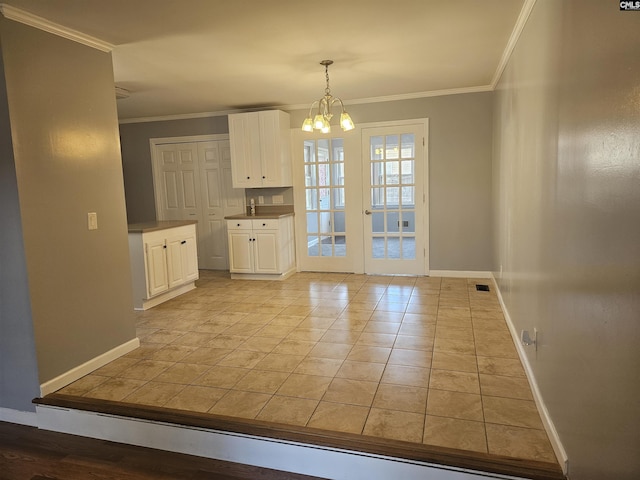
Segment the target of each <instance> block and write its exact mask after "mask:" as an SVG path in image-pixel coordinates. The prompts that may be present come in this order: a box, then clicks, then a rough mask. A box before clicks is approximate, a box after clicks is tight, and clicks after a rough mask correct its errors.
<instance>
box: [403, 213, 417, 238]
mask: <svg viewBox="0 0 640 480" xmlns="http://www.w3.org/2000/svg"><path fill="white" fill-rule="evenodd" d="M400 226H401V227H402V228H401V231H402V232H405V233H415V231H416V213H415V212H413V211H407V210H403V212H402V224H401V225H400Z"/></svg>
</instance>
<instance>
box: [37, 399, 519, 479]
mask: <svg viewBox="0 0 640 480" xmlns="http://www.w3.org/2000/svg"><path fill="white" fill-rule="evenodd" d="M36 408H37V411H38V421H39V427H40V428H42V429H45V430H53V431H56V432H63V433H69V434H72V435H80V436H84V437H90V438H99V439H102V440H109V441H113V442H119V443H126V444H129V445H139V446H143V447H149V448H155V449H160V450H166V451H170V452H178V453H184V454H187V455H196V456H199V457H205V458H213V459H217V460H224V461H227V462H235V463H242V464H245V465H254V466H258V467H263V468H272V469H276V470H282V471H285V472H293V473H299V474H303V475H314V476H319V477H321V478H331V479H335V480H388V479H389V478H402V479H403V480H424V479H425V478H429V479H431V480H487V479H490V478H497V479H510V480H513V479H515V478H516V477H512V476H507V475H501V474H492V473H486V472H477V471H473V470H467V469H462V468H454V467H447V466H444V465H435V464H429V463H425V462H418V461H413V460H406V459H402V458H396V457H387V456H382V455H375V454H370V453H362V452H356V451H351V450H345V449H338V448H331V447H319V446H315V445H307V444H303V443H299V442H292V441H286V440H277V439H271V438H265V437H258V436H255V435H246V434H240V433H233V432H224V431H219V430H210V429H204V428H197V427H187V426H181V425H173V424H168V423H162V422H152V421H148V420H140V419H134V418H125V417H119V416H115V415H108V414H101V413H100V414H99V413H95V412H87V411H80V410H73V409H66V408H61V407H51V406H47V405H37V406H36Z"/></svg>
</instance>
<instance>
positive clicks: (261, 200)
mask: <svg viewBox="0 0 640 480" xmlns="http://www.w3.org/2000/svg"><path fill="white" fill-rule="evenodd" d="M258 205H264V196H262V195H258Z"/></svg>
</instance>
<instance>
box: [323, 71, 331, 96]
mask: <svg viewBox="0 0 640 480" xmlns="http://www.w3.org/2000/svg"><path fill="white" fill-rule="evenodd" d="M324 75H325V77H326V79H327V88H325V89H324V93H325V95H327V96H331V89H330V88H329V65H328V64H327V65H325V66H324Z"/></svg>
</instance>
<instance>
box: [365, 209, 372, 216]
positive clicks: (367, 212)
mask: <svg viewBox="0 0 640 480" xmlns="http://www.w3.org/2000/svg"><path fill="white" fill-rule="evenodd" d="M371 213H372V212H370V211H369V210H365V211H364V214H365V215H371Z"/></svg>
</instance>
